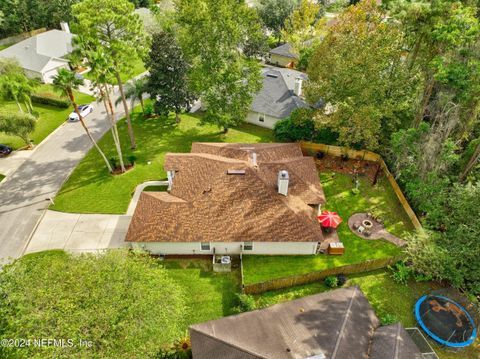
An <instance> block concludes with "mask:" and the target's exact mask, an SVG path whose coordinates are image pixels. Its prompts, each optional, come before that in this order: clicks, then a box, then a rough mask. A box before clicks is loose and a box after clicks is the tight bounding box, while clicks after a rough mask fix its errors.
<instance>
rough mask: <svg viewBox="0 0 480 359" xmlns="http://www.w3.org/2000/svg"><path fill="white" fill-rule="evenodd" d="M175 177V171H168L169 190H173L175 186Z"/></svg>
mask: <svg viewBox="0 0 480 359" xmlns="http://www.w3.org/2000/svg"><path fill="white" fill-rule="evenodd" d="M174 178H175V171H167V179H168V189H167V190H168V191H171V190H172V186H173V179H174Z"/></svg>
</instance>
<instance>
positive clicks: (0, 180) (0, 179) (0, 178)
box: [0, 173, 5, 182]
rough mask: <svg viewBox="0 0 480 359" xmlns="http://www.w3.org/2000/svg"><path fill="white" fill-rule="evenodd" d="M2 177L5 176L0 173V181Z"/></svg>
mask: <svg viewBox="0 0 480 359" xmlns="http://www.w3.org/2000/svg"><path fill="white" fill-rule="evenodd" d="M4 178H5V176H4V175H2V174H1V173H0V182H2V180H3V179H4Z"/></svg>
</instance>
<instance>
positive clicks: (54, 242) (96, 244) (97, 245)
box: [25, 210, 131, 253]
mask: <svg viewBox="0 0 480 359" xmlns="http://www.w3.org/2000/svg"><path fill="white" fill-rule="evenodd" d="M130 220H131V216H124V215H110V214H77V213H63V212H55V211H50V210H48V211H46V213H45V215H44V216H43V218H42V221H41V222H40V224H39V225H38V227H37V229H36V230H35V233H34V235H33V236H32V239H31V240H30V242H29V244H28V247H27V249H26V251H25V253H32V252H39V251H44V250H48V249H63V250H66V251H69V252H94V251H99V250H104V249H108V248H121V247H124V246H125V242H124V240H125V235H126V234H127V230H128V226H129V224H130Z"/></svg>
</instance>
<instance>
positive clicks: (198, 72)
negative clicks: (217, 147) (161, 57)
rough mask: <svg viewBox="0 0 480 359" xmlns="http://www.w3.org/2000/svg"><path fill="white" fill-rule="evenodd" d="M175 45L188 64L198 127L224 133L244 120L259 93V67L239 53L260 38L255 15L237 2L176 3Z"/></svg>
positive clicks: (194, 0) (196, 0) (182, 0)
mask: <svg viewBox="0 0 480 359" xmlns="http://www.w3.org/2000/svg"><path fill="white" fill-rule="evenodd" d="M175 7H176V10H177V11H176V20H177V24H178V26H179V29H178V32H179V40H180V44H181V46H182V49H183V51H184V54H185V55H186V56H187V58H188V61H189V62H190V63H191V64H192V68H191V70H190V75H189V77H190V82H191V84H192V89H193V91H194V92H195V93H196V94H197V95H198V96H199V97H200V99H201V101H202V103H203V105H204V107H205V111H206V112H205V115H204V116H203V117H202V121H203V122H208V123H214V124H216V125H218V126H219V127H222V128H223V129H224V130H225V131H228V128H229V127H230V126H234V125H236V124H239V123H241V122H242V121H244V119H245V117H246V115H247V113H248V110H249V107H250V105H251V102H252V98H253V95H254V94H255V93H256V92H257V91H259V90H260V88H261V74H260V65H259V64H258V62H257V61H256V59H254V58H251V57H248V56H247V55H248V54H250V55H252V52H251V51H249V53H248V54H247V53H246V52H245V51H244V49H245V48H246V47H248V48H249V46H248V45H249V44H250V41H251V39H258V38H261V37H262V36H263V32H262V27H261V25H260V24H261V22H260V21H259V19H258V17H257V14H256V11H255V10H254V9H252V8H249V7H248V6H247V5H246V4H245V3H244V2H243V1H237V0H177V1H176V2H175Z"/></svg>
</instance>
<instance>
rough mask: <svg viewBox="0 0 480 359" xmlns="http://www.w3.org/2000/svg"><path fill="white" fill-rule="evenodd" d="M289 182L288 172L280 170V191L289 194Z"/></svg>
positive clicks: (278, 184) (278, 183)
mask: <svg viewBox="0 0 480 359" xmlns="http://www.w3.org/2000/svg"><path fill="white" fill-rule="evenodd" d="M288 182H289V177H288V172H287V171H285V170H282V171H280V172H278V181H277V186H278V193H280V194H283V195H284V196H286V195H287V194H288Z"/></svg>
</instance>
